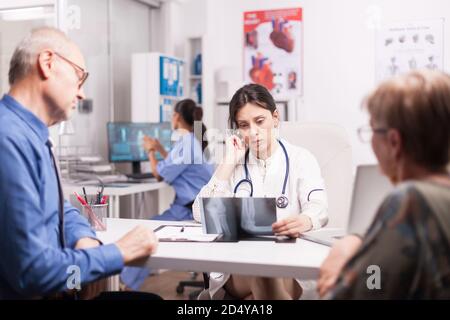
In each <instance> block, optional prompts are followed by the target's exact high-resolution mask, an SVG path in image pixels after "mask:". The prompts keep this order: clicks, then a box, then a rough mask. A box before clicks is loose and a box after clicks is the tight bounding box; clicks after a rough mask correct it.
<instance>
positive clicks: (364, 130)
mask: <svg viewBox="0 0 450 320" xmlns="http://www.w3.org/2000/svg"><path fill="white" fill-rule="evenodd" d="M388 130H389V129H388V128H372V127H371V126H364V127H360V128H358V138H359V140H361V142H363V143H366V142H369V141H370V140H372V136H373V134H374V133H378V134H385V133H386V132H388Z"/></svg>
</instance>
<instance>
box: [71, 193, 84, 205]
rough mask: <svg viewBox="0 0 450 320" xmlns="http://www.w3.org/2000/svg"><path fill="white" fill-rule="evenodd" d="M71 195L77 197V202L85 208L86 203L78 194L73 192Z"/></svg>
mask: <svg viewBox="0 0 450 320" xmlns="http://www.w3.org/2000/svg"><path fill="white" fill-rule="evenodd" d="M73 194H74V195H75V196H76V197H77V199H78V201H79V202H80V203H81V204H82V205H83V206H87V201H85V200H84V199H83V198H82V197H81V196H80V195H79V194H78V193H76V192H74V193H73Z"/></svg>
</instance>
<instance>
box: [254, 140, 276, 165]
mask: <svg viewBox="0 0 450 320" xmlns="http://www.w3.org/2000/svg"><path fill="white" fill-rule="evenodd" d="M280 152H281V146H280V143H279V142H278V140H276V145H275V151H274V152H273V153H272V155H271V156H270V157H268V158H267V159H265V160H263V159H258V158H257V157H256V156H255V155H254V154H253V153H252V152H249V155H248V162H249V163H250V164H254V163H255V164H258V165H259V166H270V165H271V164H272V162H274V161H275V159H277V157H278V154H279V153H280Z"/></svg>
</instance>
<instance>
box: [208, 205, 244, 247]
mask: <svg viewBox="0 0 450 320" xmlns="http://www.w3.org/2000/svg"><path fill="white" fill-rule="evenodd" d="M233 199H235V198H202V199H201V200H202V201H203V210H204V223H205V224H206V230H207V233H208V234H222V239H221V240H222V241H235V240H237V238H238V231H237V223H238V222H237V214H236V204H235V202H234V201H233Z"/></svg>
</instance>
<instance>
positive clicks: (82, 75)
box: [55, 52, 89, 88]
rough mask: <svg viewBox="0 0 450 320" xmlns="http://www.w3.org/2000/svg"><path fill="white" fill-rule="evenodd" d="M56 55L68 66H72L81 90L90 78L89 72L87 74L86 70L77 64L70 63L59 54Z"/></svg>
mask: <svg viewBox="0 0 450 320" xmlns="http://www.w3.org/2000/svg"><path fill="white" fill-rule="evenodd" d="M55 54H56V55H57V56H58V57H60V58H61V59H62V60H64V61H66V62H67V63H68V64H70V65H71V66H72V67H73V68H74V69H75V72H76V74H77V77H78V88H81V86H82V85H83V84H84V82H85V81H86V79H87V77H88V76H89V72H87V71H86V70H85V69H84V68H82V67H80V66H79V65H77V64H76V63H75V62H72V61H70V60H69V59H67V58H66V57H64V56H62V55H61V54H59V53H58V52H55Z"/></svg>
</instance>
